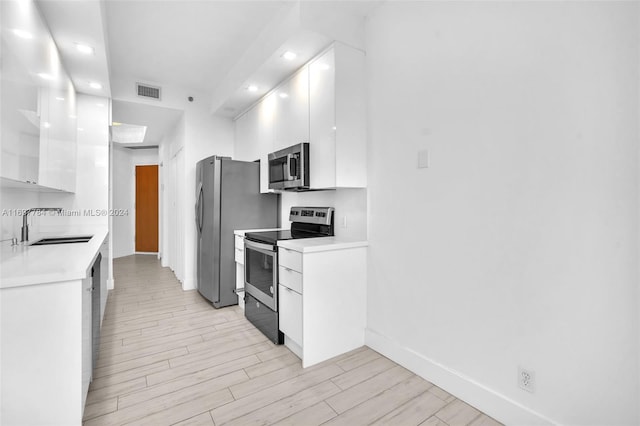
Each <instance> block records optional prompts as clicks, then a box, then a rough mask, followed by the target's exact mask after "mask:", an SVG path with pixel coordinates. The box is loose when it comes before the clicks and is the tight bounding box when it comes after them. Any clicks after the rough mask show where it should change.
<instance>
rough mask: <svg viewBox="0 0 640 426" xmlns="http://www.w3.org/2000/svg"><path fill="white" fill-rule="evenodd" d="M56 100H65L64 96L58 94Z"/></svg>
mask: <svg viewBox="0 0 640 426" xmlns="http://www.w3.org/2000/svg"><path fill="white" fill-rule="evenodd" d="M56 100H58V101H64V98H63V97H62V96H56Z"/></svg>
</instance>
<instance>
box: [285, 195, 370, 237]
mask: <svg viewBox="0 0 640 426" xmlns="http://www.w3.org/2000/svg"><path fill="white" fill-rule="evenodd" d="M293 206H303V207H333V208H335V210H336V211H335V216H334V223H335V234H336V236H337V237H341V238H346V239H355V240H366V239H367V190H366V189H359V188H358V189H356V188H343V189H336V190H331V191H309V192H284V193H282V194H281V195H280V223H281V224H282V227H283V228H288V227H289V226H290V222H289V210H290V209H291V207H293ZM345 218H346V227H345V226H344V223H345Z"/></svg>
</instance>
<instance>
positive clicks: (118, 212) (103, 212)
mask: <svg viewBox="0 0 640 426" xmlns="http://www.w3.org/2000/svg"><path fill="white" fill-rule="evenodd" d="M27 210H28V209H2V216H24V215H25V214H26V213H27ZM29 214H30V215H32V216H73V217H80V216H85V217H86V216H89V217H100V216H129V209H83V210H80V209H76V210H69V209H62V210H61V211H60V212H56V211H42V210H35V211H31V212H29Z"/></svg>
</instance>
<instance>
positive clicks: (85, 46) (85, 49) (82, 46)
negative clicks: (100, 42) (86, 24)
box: [76, 43, 94, 55]
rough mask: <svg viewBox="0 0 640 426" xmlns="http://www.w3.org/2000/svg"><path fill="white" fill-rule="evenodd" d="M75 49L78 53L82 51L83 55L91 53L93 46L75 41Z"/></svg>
mask: <svg viewBox="0 0 640 426" xmlns="http://www.w3.org/2000/svg"><path fill="white" fill-rule="evenodd" d="M76 50H77V51H78V52H80V53H84V54H85V55H93V51H94V49H93V47H91V46H89V45H88V44H82V43H76Z"/></svg>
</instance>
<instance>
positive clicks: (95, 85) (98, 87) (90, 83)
mask: <svg viewBox="0 0 640 426" xmlns="http://www.w3.org/2000/svg"><path fill="white" fill-rule="evenodd" d="M89 87H91V88H92V89H98V90H99V89H102V84H100V83H96V82H95V81H90V82H89Z"/></svg>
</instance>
